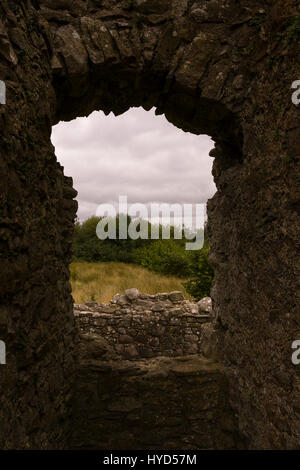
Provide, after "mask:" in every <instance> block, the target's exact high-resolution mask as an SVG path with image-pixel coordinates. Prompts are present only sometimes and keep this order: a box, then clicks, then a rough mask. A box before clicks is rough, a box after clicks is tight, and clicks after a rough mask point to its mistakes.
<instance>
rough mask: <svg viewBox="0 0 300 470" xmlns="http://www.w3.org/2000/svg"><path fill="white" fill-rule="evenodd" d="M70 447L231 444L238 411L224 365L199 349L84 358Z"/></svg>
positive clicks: (229, 446)
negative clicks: (164, 354) (174, 355)
mask: <svg viewBox="0 0 300 470" xmlns="http://www.w3.org/2000/svg"><path fill="white" fill-rule="evenodd" d="M72 428H73V436H72V441H71V447H72V448H73V449H97V450H107V449H110V450H143V449H144V450H145V449H147V450H151V449H160V450H162V449H164V450H168V449H174V450H175V449H180V450H189V449H193V450H197V449H235V448H237V447H238V446H239V442H238V435H237V432H236V429H237V427H236V423H235V418H234V415H233V413H232V411H231V410H230V408H229V407H228V387H227V381H226V378H225V375H224V373H223V370H222V367H221V366H220V365H219V364H217V363H214V362H212V361H210V360H207V359H203V358H201V357H199V356H196V355H193V356H185V357H178V358H166V357H160V358H154V359H149V360H145V359H144V360H140V361H136V362H131V361H111V362H107V361H101V360H97V359H91V356H90V357H89V358H88V357H87V356H86V358H85V360H83V359H82V358H81V362H80V370H79V372H78V376H77V381H76V390H75V394H74V402H73V423H72Z"/></svg>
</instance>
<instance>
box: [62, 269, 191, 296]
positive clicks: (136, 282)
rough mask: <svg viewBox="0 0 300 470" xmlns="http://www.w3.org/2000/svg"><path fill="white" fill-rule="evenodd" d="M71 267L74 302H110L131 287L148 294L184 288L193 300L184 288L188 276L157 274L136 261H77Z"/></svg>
mask: <svg viewBox="0 0 300 470" xmlns="http://www.w3.org/2000/svg"><path fill="white" fill-rule="evenodd" d="M70 269H71V283H72V289H73V298H74V301H75V303H84V302H87V301H91V300H92V301H96V302H109V301H110V300H111V299H112V297H113V296H114V295H115V294H117V293H120V294H122V293H124V291H125V290H126V289H130V288H132V287H136V288H137V289H138V290H139V291H140V292H144V293H147V294H157V293H158V292H172V291H174V290H181V291H182V292H183V293H184V295H185V296H186V298H187V299H191V297H190V295H189V294H188V293H187V292H186V290H185V289H184V287H183V282H185V281H186V279H179V278H177V277H174V276H163V275H161V274H155V273H153V272H150V271H148V270H147V269H145V268H142V267H140V266H136V265H134V264H125V263H87V262H75V263H72V264H71V267H70Z"/></svg>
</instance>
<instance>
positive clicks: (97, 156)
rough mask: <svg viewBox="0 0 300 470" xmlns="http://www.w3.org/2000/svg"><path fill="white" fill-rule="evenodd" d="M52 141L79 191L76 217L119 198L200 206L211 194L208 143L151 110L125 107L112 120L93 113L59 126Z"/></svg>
mask: <svg viewBox="0 0 300 470" xmlns="http://www.w3.org/2000/svg"><path fill="white" fill-rule="evenodd" d="M52 142H53V144H54V145H55V150H56V155H57V158H58V160H59V162H60V163H61V164H62V165H63V166H64V167H65V174H66V175H71V176H73V179H74V186H75V188H76V189H77V190H78V192H79V194H78V201H79V213H78V215H79V217H80V219H85V218H87V217H89V216H90V215H93V214H94V213H95V212H96V209H97V206H98V205H99V204H101V203H106V202H111V203H116V202H117V201H118V197H119V195H127V196H128V200H129V203H135V202H142V203H150V202H152V201H155V202H168V203H177V202H178V203H200V202H206V200H207V199H208V198H210V197H211V196H212V195H213V194H214V193H215V190H216V189H215V185H214V182H213V179H212V176H211V167H212V158H210V157H209V156H208V153H209V151H210V150H211V148H212V147H213V142H212V141H211V139H210V138H209V137H208V136H195V135H192V134H189V133H185V132H183V131H182V130H180V129H177V128H176V127H174V126H173V125H172V124H170V123H169V122H168V121H167V120H166V119H165V118H164V116H155V114H154V111H153V110H151V111H149V112H146V111H144V110H143V109H141V108H139V109H131V110H130V111H128V112H127V113H125V114H123V115H122V116H118V117H117V118H116V117H115V116H113V115H109V116H104V114H103V113H102V112H95V113H93V114H92V115H91V116H89V118H79V119H76V120H75V121H72V122H68V123H66V122H62V123H60V124H58V125H57V126H55V127H54V128H53V133H52Z"/></svg>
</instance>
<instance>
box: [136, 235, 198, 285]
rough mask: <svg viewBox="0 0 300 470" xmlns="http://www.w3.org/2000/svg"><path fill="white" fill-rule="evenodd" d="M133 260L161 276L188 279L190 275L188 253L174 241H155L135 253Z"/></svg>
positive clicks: (190, 265) (190, 267)
mask: <svg viewBox="0 0 300 470" xmlns="http://www.w3.org/2000/svg"><path fill="white" fill-rule="evenodd" d="M135 260H136V262H137V263H138V264H140V265H141V266H143V267H144V268H148V269H150V271H154V272H157V273H161V274H172V275H175V276H178V277H189V276H190V275H191V274H192V259H191V256H190V252H189V251H186V250H185V247H184V246H183V245H181V244H179V243H178V242H177V241H175V240H172V239H171V240H156V241H154V242H153V243H152V244H151V245H150V246H148V247H145V248H140V249H139V250H137V251H136V256H135Z"/></svg>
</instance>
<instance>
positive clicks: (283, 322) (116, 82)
mask: <svg viewBox="0 0 300 470" xmlns="http://www.w3.org/2000/svg"><path fill="white" fill-rule="evenodd" d="M298 16H299V5H298V2H297V1H295V0H274V1H266V2H261V0H259V1H258V0H240V1H239V2H231V1H228V0H216V1H210V2H207V1H204V0H195V1H188V0H183V1H177V0H172V1H171V0H159V1H157V0H145V1H140V0H139V1H138V2H137V1H135V0H133V1H130V2H129V1H128V0H123V1H116V0H103V1H101V2H98V1H96V0H90V1H89V2H86V1H81V0H76V1H74V0H64V1H58V0H53V1H52V0H32V2H31V1H30V0H28V1H26V2H25V0H20V1H19V2H15V1H12V0H2V1H1V4H0V22H1V24H0V31H1V34H0V75H1V76H0V79H1V80H4V81H5V82H6V84H7V104H6V105H1V106H0V139H1V145H0V154H1V159H0V177H1V185H0V204H1V205H0V255H1V258H0V259H1V271H0V302H1V305H0V340H2V341H5V343H6V347H7V364H6V366H1V382H0V399H1V403H2V407H1V409H0V422H1V431H0V447H1V448H28V446H29V447H30V448H63V447H66V446H67V445H68V444H67V437H68V434H69V430H68V424H69V429H70V423H71V421H70V419H68V418H69V412H70V409H69V406H68V402H69V397H70V392H71V390H72V380H73V377H74V370H75V349H74V347H75V345H76V342H77V341H78V336H77V332H76V328H75V322H74V316H73V304H72V298H71V295H70V294H71V289H70V284H69V269H68V264H69V262H70V260H71V244H72V233H73V220H74V216H75V212H76V202H74V201H73V198H74V197H75V195H76V192H75V191H74V190H73V189H72V182H71V180H70V179H68V178H66V177H64V175H63V169H62V168H61V166H60V165H59V164H58V163H57V161H56V158H55V155H54V149H53V146H52V145H51V142H50V136H51V126H52V125H54V124H55V123H57V122H59V121H60V120H63V119H69V120H70V119H73V118H75V117H77V116H87V115H89V114H90V113H91V112H92V111H95V110H103V111H104V112H105V113H109V112H114V113H115V114H120V113H123V112H125V111H126V110H128V109H129V108H130V107H132V106H143V107H144V109H146V110H149V109H150V108H152V107H155V108H156V109H157V112H158V113H163V114H165V116H166V117H167V119H169V121H170V122H172V123H173V124H174V125H176V126H178V127H180V128H181V129H184V130H185V131H189V132H193V133H195V134H202V133H206V134H208V135H210V136H211V137H212V138H213V139H214V141H215V142H216V146H215V149H214V150H213V151H212V152H211V155H212V156H213V157H214V169H213V175H214V179H215V182H216V186H217V189H218V191H217V193H216V195H215V196H214V197H213V198H212V200H211V201H210V202H209V206H208V217H209V234H210V244H211V262H212V264H213V267H214V270H215V281H214V289H213V292H212V298H213V304H214V311H215V313H216V317H217V326H218V341H219V351H221V353H222V360H223V362H224V364H225V365H226V373H227V376H228V378H229V381H230V387H229V388H230V401H231V403H232V405H233V406H234V409H235V412H236V413H237V415H238V420H239V428H240V430H241V432H242V434H243V435H244V437H245V440H246V441H247V445H248V447H249V448H259V449H261V448H275V449H284V448H299V442H300V411H299V410H300V408H299V394H300V381H299V374H300V372H299V371H300V369H299V366H296V365H294V364H292V362H291V343H292V341H293V340H294V339H298V337H299V334H300V330H299V324H300V321H299V312H300V309H299V305H300V299H299V295H300V286H299V279H300V266H299V262H300V256H299V200H300V194H299V191H300V186H299V179H300V175H299V148H300V117H299V107H297V106H295V105H294V104H293V103H292V101H291V94H292V90H291V84H292V83H293V82H294V81H295V80H297V79H298V74H299V25H298V22H297V21H298V20H297V17H298ZM188 163H189V162H188V161H187V164H188ZM99 202H100V201H99Z"/></svg>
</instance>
